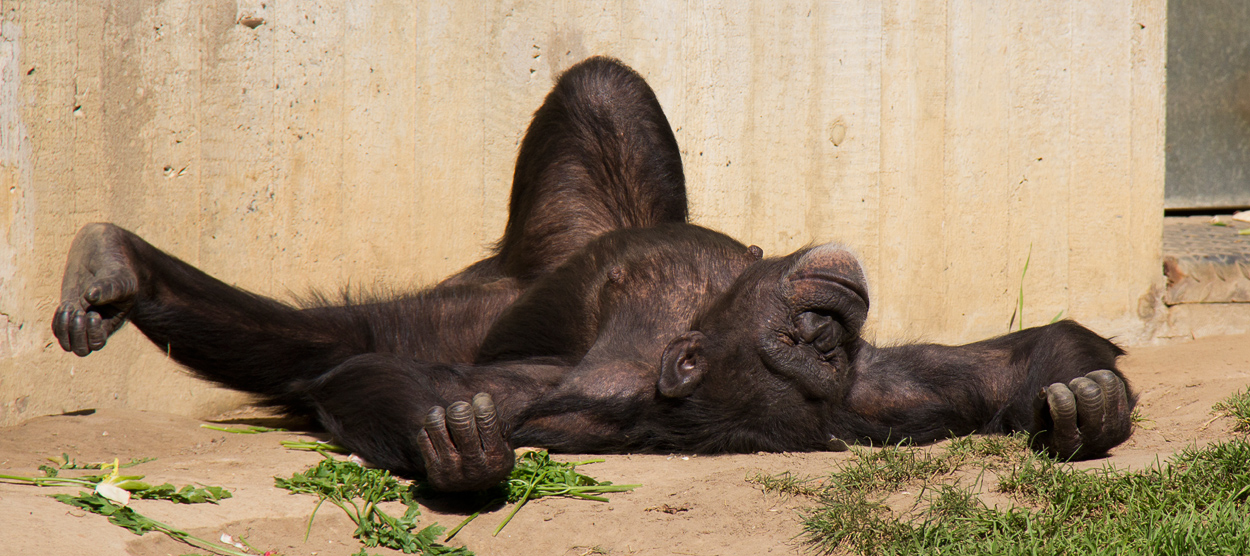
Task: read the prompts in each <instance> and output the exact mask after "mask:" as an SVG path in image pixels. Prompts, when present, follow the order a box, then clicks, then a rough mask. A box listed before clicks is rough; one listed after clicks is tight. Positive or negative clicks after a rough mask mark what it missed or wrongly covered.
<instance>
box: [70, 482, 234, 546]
mask: <svg viewBox="0 0 1250 556" xmlns="http://www.w3.org/2000/svg"><path fill="white" fill-rule="evenodd" d="M52 497H53V498H55V499H57V500H59V501H61V502H63V503H65V504H69V505H71V506H74V507H76V508H82V509H84V510H86V511H88V512H91V513H93V514H99V515H102V516H105V517H107V518H108V520H109V523H112V524H113V525H116V526H118V527H122V528H125V529H126V530H128V531H130V532H131V533H134V534H136V535H143V534H144V533H148V532H151V531H156V532H159V533H164V534H165V535H168V536H169V538H171V539H174V540H176V541H179V542H183V543H186V544H188V545H191V546H193V547H195V548H199V549H201V550H207V551H209V552H212V553H213V554H220V555H224V556H249V555H248V554H247V553H246V552H240V551H238V550H235V549H233V548H228V547H225V546H222V545H219V544H216V543H213V542H210V541H207V540H204V539H201V538H199V537H196V536H195V535H192V534H190V533H188V532H186V531H183V530H181V529H178V528H176V527H172V526H170V525H167V524H164V523H161V522H159V521H156V520H154V519H152V518H149V517H147V516H145V515H143V514H141V513H139V512H137V511H135V510H134V509H132V508H130V507H128V506H123V505H120V504H117V503H114V502H113V501H111V500H109V499H108V498H105V497H103V496H101V495H100V494H99V493H96V492H86V491H83V492H79V493H78V496H70V495H68V494H53V495H52Z"/></svg>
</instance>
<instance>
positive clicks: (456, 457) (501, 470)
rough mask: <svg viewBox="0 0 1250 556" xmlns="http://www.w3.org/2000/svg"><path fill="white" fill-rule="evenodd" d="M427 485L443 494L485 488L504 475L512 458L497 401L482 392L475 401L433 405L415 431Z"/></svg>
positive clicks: (474, 398) (502, 478) (499, 481)
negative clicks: (422, 424)
mask: <svg viewBox="0 0 1250 556" xmlns="http://www.w3.org/2000/svg"><path fill="white" fill-rule="evenodd" d="M417 446H418V448H420V450H421V458H422V459H423V460H425V472H426V476H427V478H428V479H429V481H430V484H431V486H433V487H434V488H436V489H438V490H441V491H445V492H456V491H471V490H484V489H487V488H490V487H492V486H495V485H497V484H499V483H501V482H503V481H505V480H507V479H508V475H509V474H510V473H512V465H513V464H514V463H515V461H516V456H514V455H513V452H512V448H511V447H509V446H508V441H507V440H504V437H503V427H502V426H500V424H499V418H498V417H497V416H496V415H495V403H494V402H493V401H491V399H490V394H487V393H485V392H482V393H479V394H478V395H476V396H473V404H472V405H470V404H468V403H465V402H456V403H453V404H451V405H450V406H448V407H447V409H446V411H444V410H443V408H441V407H435V408H434V409H431V410H430V413H429V414H428V415H426V417H425V427H424V428H423V429H422V430H421V432H419V433H418V435H417Z"/></svg>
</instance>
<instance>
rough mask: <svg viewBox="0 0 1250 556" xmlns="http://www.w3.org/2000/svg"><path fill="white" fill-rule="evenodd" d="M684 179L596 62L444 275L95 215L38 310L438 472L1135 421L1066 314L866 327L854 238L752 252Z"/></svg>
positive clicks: (57, 322) (77, 339)
mask: <svg viewBox="0 0 1250 556" xmlns="http://www.w3.org/2000/svg"><path fill="white" fill-rule="evenodd" d="M684 180H685V178H684V176H683V174H682V165H681V155H680V153H679V151H678V147H677V141H676V139H675V138H674V136H673V132H672V130H671V128H670V126H669V124H668V120H667V119H666V118H665V116H664V112H663V111H662V110H661V108H660V105H659V102H658V101H657V100H656V97H655V94H654V93H653V92H652V91H651V89H650V87H648V85H647V84H646V82H645V81H643V79H642V78H641V77H640V76H639V75H638V74H637V73H635V72H634V71H633V70H631V69H629V68H628V67H626V66H624V65H623V64H621V63H620V62H618V61H616V60H612V59H608V58H601V57H596V58H591V59H588V60H586V61H583V62H581V63H579V64H577V65H575V66H573V67H572V68H570V69H569V70H568V71H566V72H565V73H564V74H563V75H562V76H561V77H560V78H559V79H558V80H557V82H556V84H555V88H554V90H552V92H551V93H550V94H549V95H548V96H547V98H546V99H545V100H544V102H543V104H542V106H541V107H540V108H539V109H538V111H537V112H536V113H535V114H534V119H533V122H532V123H531V124H530V127H529V129H528V131H527V132H526V134H525V137H524V140H523V142H522V143H521V148H520V152H519V154H518V157H517V163H516V172H515V175H514V178H513V185H512V197H511V201H510V206H509V213H508V223H507V227H506V229H505V231H504V234H503V238H502V239H501V240H500V241H499V243H498V244H497V245H496V247H495V249H494V254H493V255H492V256H490V257H488V258H486V259H484V260H482V261H480V262H478V263H476V264H473V265H471V266H470V267H468V268H466V269H465V270H463V271H461V272H460V273H458V274H456V275H454V276H452V277H450V278H448V279H446V280H444V281H443V282H441V283H439V284H437V285H435V286H434V287H431V288H429V289H426V290H423V291H419V292H416V293H412V294H408V295H403V296H399V297H397V298H393V299H374V298H366V299H353V298H351V296H350V295H347V294H345V298H346V299H344V301H343V302H342V303H339V304H330V303H327V302H318V303H313V304H310V305H308V306H304V307H293V306H289V305H286V304H283V303H279V302H277V301H274V300H272V299H269V298H266V297H261V296H258V295H255V294H252V293H248V292H245V291H241V290H239V289H236V288H233V287H231V286H228V285H226V284H224V283H222V282H220V281H218V280H216V279H214V278H212V277H210V276H208V275H207V274H205V273H203V272H201V271H199V270H197V269H195V268H193V267H191V266H190V265H188V264H186V263H184V262H182V261H180V260H178V259H176V258H174V257H172V256H170V255H167V254H165V253H163V252H161V251H159V250H157V249H156V248H155V247H153V246H152V245H150V244H148V243H147V242H145V241H144V240H142V239H140V238H139V237H138V236H136V235H134V234H132V233H130V232H127V231H126V230H123V229H121V228H119V227H117V226H114V225H111V224H90V225H87V226H85V227H84V228H83V229H82V230H81V231H80V232H79V233H78V235H77V237H76V238H75V239H74V242H73V245H72V246H71V248H70V252H69V259H68V263H67V265H66V270H65V277H64V280H63V284H62V290H61V295H62V301H61V304H60V307H59V308H58V309H57V311H56V314H55V317H54V319H53V324H52V328H53V331H54V333H55V334H56V337H57V339H58V340H59V341H60V344H61V347H63V348H64V349H66V350H67V351H72V352H74V353H76V354H78V355H80V356H85V355H87V354H89V353H91V352H92V351H95V350H98V349H101V348H103V347H104V344H105V340H106V339H107V337H108V336H109V335H110V334H112V333H113V332H115V331H116V330H117V329H118V327H120V326H121V325H122V324H123V323H124V322H125V321H127V320H129V321H132V322H134V323H135V326H137V327H138V328H139V330H140V331H142V332H143V333H144V334H145V335H147V337H148V338H149V339H151V340H152V341H153V342H155V343H156V344H157V345H158V346H160V348H161V349H163V350H166V351H167V352H168V353H169V355H170V356H171V357H173V359H175V360H176V361H178V362H179V363H181V364H183V365H185V366H187V367H189V368H190V369H191V370H192V371H193V372H194V373H195V374H196V375H197V376H200V377H202V378H205V379H208V380H211V381H213V382H216V383H219V384H222V385H225V386H227V387H230V388H235V389H238V390H243V391H247V392H252V393H255V394H258V395H259V396H260V397H261V398H262V399H263V400H264V401H266V402H267V403H270V404H273V405H275V406H279V407H282V408H284V409H285V410H286V411H288V412H290V413H293V414H300V415H309V416H315V418H316V419H317V420H318V421H319V422H320V423H321V425H323V426H324V427H325V428H326V429H327V430H328V431H330V432H331V433H332V434H333V435H334V437H335V438H336V439H337V440H338V441H339V442H340V443H342V444H343V445H344V446H346V447H348V448H350V449H351V450H353V451H354V452H356V453H357V454H359V455H360V456H362V457H363V458H364V459H366V460H368V461H369V462H371V463H373V464H375V465H378V466H381V467H385V468H388V469H392V470H394V471H396V472H400V473H406V474H410V475H413V474H415V475H425V476H426V477H427V478H428V480H429V481H430V483H431V484H432V485H433V486H434V487H435V488H439V489H442V490H448V491H458V490H459V491H464V490H476V489H482V488H485V487H488V486H491V485H493V484H496V483H497V482H499V481H501V480H503V479H504V478H506V477H507V476H508V473H509V471H510V470H511V467H512V463H513V452H512V448H513V447H514V446H539V447H546V448H549V449H551V450H556V451H563V452H629V451H689V452H700V453H712V452H748V451H757V450H765V451H782V450H827V449H838V448H842V447H844V446H845V443H847V442H850V443H854V442H868V443H873V442H875V443H884V442H897V441H904V440H911V441H915V442H928V441H933V440H935V439H940V438H945V437H949V436H951V435H963V434H969V433H974V432H977V433H998V432H1007V431H1028V432H1029V433H1033V439H1034V440H1033V442H1034V446H1035V447H1036V448H1037V449H1039V450H1043V451H1046V452H1049V453H1052V454H1054V455H1055V456H1058V457H1061V458H1088V457H1094V456H1098V455H1100V454H1103V453H1105V452H1106V451H1107V450H1108V449H1110V448H1111V447H1113V446H1116V445H1118V444H1120V443H1121V442H1123V441H1124V440H1126V439H1127V438H1128V437H1129V434H1130V433H1131V429H1132V427H1131V424H1130V418H1129V416H1130V412H1131V411H1132V408H1133V405H1134V403H1135V398H1134V396H1133V394H1132V393H1131V392H1130V390H1129V389H1128V386H1127V384H1126V382H1125V380H1124V378H1123V376H1122V375H1121V374H1120V372H1119V371H1118V370H1116V358H1117V357H1118V356H1120V355H1122V354H1123V351H1121V350H1120V349H1119V348H1118V347H1116V346H1115V345H1114V344H1112V343H1111V342H1110V341H1108V340H1106V339H1104V338H1102V337H1100V336H1098V335H1097V334H1095V333H1093V332H1091V331H1089V330H1088V329H1086V328H1084V327H1082V326H1080V325H1079V324H1076V323H1074V322H1071V321H1063V322H1057V323H1054V324H1051V325H1048V326H1042V327H1038V328H1032V329H1028V330H1024V331H1020V332H1016V333H1012V334H1008V335H1006V336H1001V337H998V338H994V339H990V340H985V341H982V342H977V343H973V344H968V345H964V346H941V345H929V344H924V345H905V346H899V347H884V348H879V347H875V346H873V345H871V344H869V343H868V342H867V341H865V340H864V339H862V338H861V337H860V335H859V332H860V328H861V327H862V326H863V324H864V319H865V317H866V315H867V312H868V294H867V288H866V286H865V280H864V275H863V272H862V270H861V268H860V265H859V263H858V262H857V261H856V259H855V257H854V256H853V255H851V254H850V253H849V252H848V251H847V250H845V249H843V248H841V247H839V246H837V245H833V244H829V245H821V246H818V247H811V248H806V249H802V250H800V251H798V252H795V253H792V254H790V255H787V256H783V257H774V258H764V257H763V254H762V252H761V251H760V249H759V248H758V247H754V246H750V247H748V246H746V245H743V244H741V243H739V242H737V241H735V240H734V239H732V238H730V237H728V236H726V235H724V234H721V233H718V232H715V231H712V230H708V229H706V228H702V227H699V226H695V225H692V224H689V223H687V212H686V195H685V181H684Z"/></svg>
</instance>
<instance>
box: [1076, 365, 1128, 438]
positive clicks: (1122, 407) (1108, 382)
mask: <svg viewBox="0 0 1250 556" xmlns="http://www.w3.org/2000/svg"><path fill="white" fill-rule="evenodd" d="M1085 376H1086V377H1087V378H1089V379H1090V380H1092V381H1094V382H1096V383H1098V386H1099V387H1101V388H1102V392H1103V397H1104V398H1105V399H1106V410H1105V413H1106V415H1107V420H1108V423H1107V424H1106V429H1107V430H1106V432H1107V434H1108V435H1109V436H1110V437H1111V438H1127V436H1128V433H1129V431H1130V429H1131V428H1132V415H1131V413H1130V411H1129V403H1128V390H1127V386H1126V385H1125V384H1124V380H1123V379H1121V378H1120V377H1119V376H1118V375H1116V374H1115V373H1114V372H1112V371H1108V370H1106V369H1102V370H1098V371H1094V372H1092V373H1089V374H1086V375H1085Z"/></svg>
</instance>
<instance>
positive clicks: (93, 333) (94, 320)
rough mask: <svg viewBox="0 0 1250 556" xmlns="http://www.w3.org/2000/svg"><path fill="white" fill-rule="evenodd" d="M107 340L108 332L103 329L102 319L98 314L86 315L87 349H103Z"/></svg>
mask: <svg viewBox="0 0 1250 556" xmlns="http://www.w3.org/2000/svg"><path fill="white" fill-rule="evenodd" d="M107 339H108V332H107V331H106V330H105V329H104V319H102V318H100V313H96V312H94V311H93V312H90V313H87V348H88V349H90V350H91V351H99V350H101V349H103V348H104V342H105V340H107Z"/></svg>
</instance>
